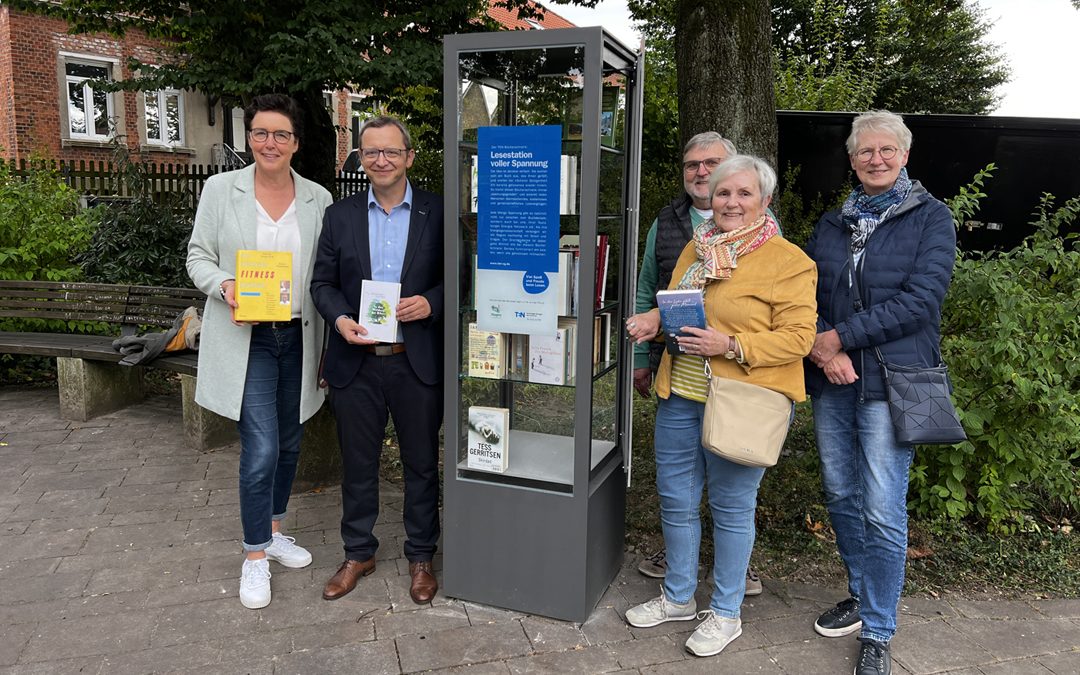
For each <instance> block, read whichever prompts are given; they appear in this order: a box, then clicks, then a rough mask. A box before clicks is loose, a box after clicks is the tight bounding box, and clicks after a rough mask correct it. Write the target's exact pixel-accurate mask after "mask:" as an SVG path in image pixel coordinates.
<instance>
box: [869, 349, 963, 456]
mask: <svg viewBox="0 0 1080 675" xmlns="http://www.w3.org/2000/svg"><path fill="white" fill-rule="evenodd" d="M874 354H875V355H876V356H877V359H878V363H880V364H881V372H882V375H883V376H884V378H885V392H886V394H887V395H888V398H889V414H890V415H891V416H892V423H893V430H895V432H896V442H897V443H900V444H901V445H952V444H954V443H959V442H961V441H965V440H967V434H966V433H964V427H963V425H961V424H960V418H959V417H957V415H956V408H954V407H953V404H952V400H951V399H950V398H949V390H950V389H951V387H950V386H949V369H948V367H947V366H946V365H945V364H944V363H942V364H941V365H940V366H938V367H936V368H921V367H913V366H897V365H894V364H890V363H886V362H885V359H883V358H882V357H881V352H880V351H879V350H878V349H877V348H876V347H875V348H874Z"/></svg>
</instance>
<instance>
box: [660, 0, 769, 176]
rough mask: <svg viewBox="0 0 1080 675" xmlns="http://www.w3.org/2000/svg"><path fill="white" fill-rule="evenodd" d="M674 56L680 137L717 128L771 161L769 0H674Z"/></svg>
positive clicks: (744, 148)
mask: <svg viewBox="0 0 1080 675" xmlns="http://www.w3.org/2000/svg"><path fill="white" fill-rule="evenodd" d="M677 11H678V16H677V18H676V25H675V54H676V57H675V58H676V66H677V69H678V75H679V129H680V133H681V135H682V143H683V144H685V143H686V141H688V140H690V137H691V136H693V135H694V134H697V133H700V132H702V131H718V132H720V134H721V135H722V136H724V137H725V138H730V139H731V140H732V141H734V143H735V146H736V147H737V148H738V149H739V152H741V153H745V154H752V155H757V156H759V157H761V158H762V159H764V160H766V161H768V162H769V163H770V164H772V165H773V166H774V167H775V166H776V104H775V97H774V94H773V62H772V35H771V30H772V17H771V3H770V1H769V0H747V1H746V2H738V1H736V0H693V1H690V0H678V10H677Z"/></svg>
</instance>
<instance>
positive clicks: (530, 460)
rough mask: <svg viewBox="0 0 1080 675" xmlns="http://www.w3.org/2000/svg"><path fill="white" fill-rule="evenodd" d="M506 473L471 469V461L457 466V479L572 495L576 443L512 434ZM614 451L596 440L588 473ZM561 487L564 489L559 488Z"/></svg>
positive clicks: (534, 434) (533, 434)
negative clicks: (483, 481)
mask: <svg viewBox="0 0 1080 675" xmlns="http://www.w3.org/2000/svg"><path fill="white" fill-rule="evenodd" d="M508 447H509V451H508V455H509V461H508V466H507V469H506V471H503V472H502V473H496V472H492V471H480V470H476V469H470V468H469V465H468V460H465V459H463V460H461V461H459V462H458V464H457V468H458V475H459V476H460V477H462V478H475V479H478V480H487V481H493V482H499V483H508V484H512V485H514V484H516V485H521V486H523V487H538V488H545V487H546V488H547V489H551V490H554V491H556V492H571V491H572V490H573V485H574V439H573V438H572V437H570V436H555V435H552V434H541V433H537V432H534V431H518V430H513V429H512V430H511V431H510V442H509V444H508ZM614 448H615V444H614V443H612V442H611V441H601V440H596V439H593V441H592V448H591V461H590V464H589V470H590V471H591V470H592V469H595V468H596V466H597V465H598V464H600V462H601V461H602V460H603V459H604V458H605V457H607V456H608V454H609V453H611V451H612V450H613V449H614ZM560 486H561V487H560Z"/></svg>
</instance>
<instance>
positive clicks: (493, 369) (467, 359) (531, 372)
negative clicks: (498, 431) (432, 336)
mask: <svg viewBox="0 0 1080 675" xmlns="http://www.w3.org/2000/svg"><path fill="white" fill-rule="evenodd" d="M459 67H460V70H459V76H460V79H459V85H458V86H459V89H458V92H457V95H458V106H459V108H458V114H459V133H460V136H459V140H460V141H461V142H460V145H459V155H458V158H457V162H458V172H459V175H460V180H459V186H460V187H459V189H460V193H459V197H460V204H461V213H459V214H458V215H459V222H460V227H459V230H458V231H459V236H460V237H461V239H460V241H459V251H460V263H459V264H460V270H461V273H460V277H459V278H460V290H461V295H460V297H461V305H462V312H461V314H460V318H461V345H462V349H461V352H462V353H461V360H460V362H459V372H460V373H461V376H460V377H461V381H460V386H461V395H462V406H461V420H460V421H461V428H462V430H463V431H462V438H461V439H459V445H458V451H457V458H458V475H459V476H460V477H463V478H469V479H478V480H485V481H493V482H501V483H510V484H514V485H519V486H526V487H534V488H538V489H544V490H551V491H556V492H560V493H572V492H573V483H574V452H575V438H574V429H575V424H576V411H575V395H576V389H575V387H574V384H575V383H574V381H573V378H574V375H575V373H576V359H577V358H579V356H580V358H588V357H589V352H588V351H587V350H585V351H582V352H579V351H578V350H577V349H576V344H577V340H576V336H577V334H578V333H577V331H578V330H579V329H578V325H577V322H576V320H575V319H574V318H573V317H572V315H573V314H574V313H575V312H574V311H573V308H572V307H571V306H570V305H571V301H570V300H569V295H568V296H567V300H566V301H565V303H561V304H560V305H559V306H560V309H559V314H560V316H561V317H563V318H560V319H559V322H560V335H561V338H560V339H561V340H564V342H562V345H563V349H562V350H558V349H554V348H550V349H549V347H548V346H542V343H543V342H545V341H551V339H552V338H549V337H547V336H529V335H518V334H513V335H512V334H506V333H486V332H483V331H479V330H477V329H476V328H475V324H474V326H473V329H472V330H470V325H469V324H470V323H473V322H474V321H475V312H474V311H472V305H473V298H474V291H475V284H476V281H475V280H476V273H475V268H476V263H475V253H476V228H477V220H478V217H477V213H476V210H477V206H478V203H479V190H478V185H477V175H478V166H479V165H478V158H477V156H476V152H477V148H476V142H477V138H478V129H480V128H481V127H486V126H506V125H515V126H535V125H559V126H561V127H562V129H563V133H562V135H563V138H564V140H565V141H566V142H564V144H563V149H562V152H561V153H560V154H561V155H562V157H561V161H560V197H559V199H560V204H559V212H560V214H561V218H560V229H561V232H560V234H563V235H565V234H568V233H576V232H577V231H578V228H577V218H576V215H577V213H578V210H579V203H580V197H579V195H580V191H581V187H580V185H579V183H580V171H581V167H580V161H579V159H580V155H581V143H580V138H581V129H582V109H581V108H582V105H581V103H582V87H583V86H584V82H583V77H582V71H583V69H584V49H583V48H581V47H576V46H570V47H558V48H545V49H522V50H508V51H501V52H469V53H464V54H461V56H460V61H459ZM574 139H576V141H577V142H575V140H574ZM576 243H577V242H575V244H576ZM559 260H560V265H559V275H558V276H556V277H555V278H554V279H553V282H554V283H559V284H560V285H559V286H557V287H558V288H564V286H562V282H564V281H565V282H567V285H566V286H565V288H566V289H567V291H566V292H567V293H568V294H569V293H570V291H569V288H570V282H569V280H571V279H572V278H573V277H574V275H575V273H574V267H575V262H574V261H575V255H574V251H572V250H566V251H565V252H564V253H561V254H560V256H559ZM562 274H565V275H566V276H565V277H562V276H561V275H562ZM548 371H551V373H560V372H561V373H562V374H563V375H565V378H564V381H565V382H566V383H567V384H565V385H552V384H544V383H541V382H538V381H537V380H538V379H540V378H541V375H542V374H543V373H546V372H548ZM530 377H532V378H533V381H530ZM481 406H482V407H490V408H496V409H504V410H505V411H506V413H505V414H506V415H507V419H508V424H509V428H508V430H507V433H506V440H507V445H505V446H504V447H505V448H506V455H507V457H508V466H507V468H506V470H504V471H502V472H498V471H481V470H477V469H476V467H475V462H474V466H473V468H472V469H470V468H469V460H470V454H469V450H470V448H474V449H475V448H476V447H478V437H477V433H478V432H477V423H478V420H479V419H481V418H480V417H478V416H477V415H475V414H474V416H473V418H472V419H470V416H469V409H470V407H481ZM500 414H501V413H500ZM470 424H472V425H473V436H472V440H471V441H470V437H469V428H470Z"/></svg>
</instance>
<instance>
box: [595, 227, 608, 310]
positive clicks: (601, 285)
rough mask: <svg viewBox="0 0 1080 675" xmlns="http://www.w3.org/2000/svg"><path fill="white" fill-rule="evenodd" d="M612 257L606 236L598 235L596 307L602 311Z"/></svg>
mask: <svg viewBox="0 0 1080 675" xmlns="http://www.w3.org/2000/svg"><path fill="white" fill-rule="evenodd" d="M610 256H611V247H610V246H609V244H608V236H607V235H606V234H598V235H596V306H595V309H600V308H601V307H603V306H604V300H606V299H607V278H608V260H609V258H610Z"/></svg>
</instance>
